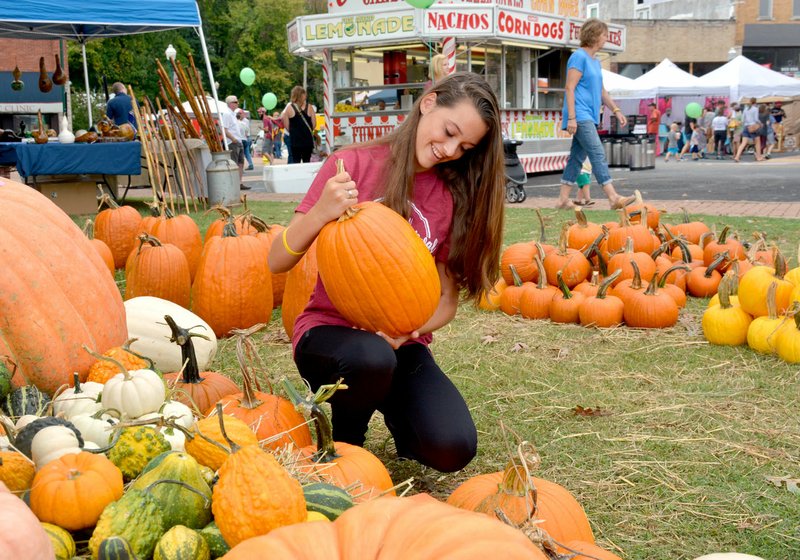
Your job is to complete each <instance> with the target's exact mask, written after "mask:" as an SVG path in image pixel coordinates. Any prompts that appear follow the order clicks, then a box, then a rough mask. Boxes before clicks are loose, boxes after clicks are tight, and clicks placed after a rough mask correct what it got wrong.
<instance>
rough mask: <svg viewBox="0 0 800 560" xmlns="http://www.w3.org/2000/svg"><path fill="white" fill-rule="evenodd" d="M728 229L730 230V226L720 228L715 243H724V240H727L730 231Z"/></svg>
mask: <svg viewBox="0 0 800 560" xmlns="http://www.w3.org/2000/svg"><path fill="white" fill-rule="evenodd" d="M730 231H731V226H725V227H724V228H722V231H721V232H720V234H719V237H717V244H719V245H724V244H725V241H727V240H728V233H730Z"/></svg>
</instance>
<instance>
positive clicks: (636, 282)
mask: <svg viewBox="0 0 800 560" xmlns="http://www.w3.org/2000/svg"><path fill="white" fill-rule="evenodd" d="M631 266H632V267H633V279H632V280H631V288H633V289H634V290H641V289H642V273H641V272H640V271H639V265H638V264H637V263H636V261H634V260H631Z"/></svg>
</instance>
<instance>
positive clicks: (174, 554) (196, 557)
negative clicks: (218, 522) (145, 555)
mask: <svg viewBox="0 0 800 560" xmlns="http://www.w3.org/2000/svg"><path fill="white" fill-rule="evenodd" d="M210 558H211V553H210V552H209V550H208V544H206V541H205V539H204V538H203V537H201V536H200V534H199V533H198V532H197V531H192V530H191V529H189V528H188V527H185V526H183V525H176V526H175V527H173V528H172V529H170V530H169V531H167V532H166V533H164V536H163V537H161V539H160V540H159V541H158V544H157V545H156V551H155V554H154V555H153V560H210Z"/></svg>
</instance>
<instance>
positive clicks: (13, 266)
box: [0, 180, 128, 393]
mask: <svg viewBox="0 0 800 560" xmlns="http://www.w3.org/2000/svg"><path fill="white" fill-rule="evenodd" d="M0 269H2V270H3V271H4V272H3V274H2V280H0V309H2V314H3V319H4V324H3V328H2V332H0V356H8V357H9V360H10V361H12V362H14V363H16V364H17V366H18V368H17V374H18V375H17V376H15V378H14V381H15V383H18V382H19V380H20V379H26V380H28V381H29V382H30V383H33V384H35V385H36V386H38V387H39V388H40V389H42V390H44V391H47V392H49V393H53V392H55V390H56V389H57V388H58V387H59V386H60V385H63V384H64V383H69V382H70V380H71V379H72V373H73V372H78V373H79V374H80V376H81V380H82V381H83V380H85V379H86V373H87V372H88V370H89V366H91V365H92V363H94V358H92V356H90V355H89V354H88V353H87V352H85V351H84V350H83V348H82V345H84V344H85V345H86V346H88V347H90V348H100V349H105V348H111V347H112V346H119V345H120V344H122V343H123V342H125V339H126V338H127V335H128V329H127V326H126V324H125V308H124V307H123V306H122V296H121V295H120V293H119V289H117V286H116V284H115V283H114V278H113V277H112V276H111V275H110V274H109V273H108V268H107V267H106V265H105V263H104V262H103V259H102V258H100V255H98V254H97V251H96V250H95V249H94V247H92V244H91V243H90V242H89V240H88V239H87V238H86V236H85V235H84V234H83V232H82V231H81V230H80V228H78V226H76V225H75V224H74V223H73V221H72V220H71V219H70V218H69V216H67V215H66V214H65V213H64V212H63V211H62V210H61V209H60V208H58V207H57V206H56V205H55V204H53V203H52V202H50V200H48V198H47V197H45V196H43V195H42V194H40V193H38V192H37V191H35V190H34V189H32V188H30V187H28V186H26V185H22V184H20V183H15V182H12V181H7V180H0Z"/></svg>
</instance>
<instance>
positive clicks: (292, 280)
mask: <svg viewBox="0 0 800 560" xmlns="http://www.w3.org/2000/svg"><path fill="white" fill-rule="evenodd" d="M317 278H318V271H317V242H316V241H315V242H314V243H312V244H311V247H309V248H308V250H307V251H306V254H305V255H303V258H301V259H300V260H299V261H298V262H297V264H295V265H294V267H292V269H291V270H290V271H289V272H288V273H287V275H286V287H285V288H284V290H283V302H282V303H281V322H282V323H283V330H285V331H286V336H288V337H289V338H292V333H293V332H294V322H295V320H297V316H298V315H300V313H302V312H303V310H304V309H305V308H306V305H308V300H310V299H311V293H312V292H313V291H314V286H316V285H317Z"/></svg>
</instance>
